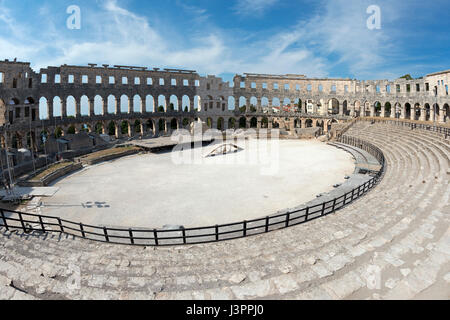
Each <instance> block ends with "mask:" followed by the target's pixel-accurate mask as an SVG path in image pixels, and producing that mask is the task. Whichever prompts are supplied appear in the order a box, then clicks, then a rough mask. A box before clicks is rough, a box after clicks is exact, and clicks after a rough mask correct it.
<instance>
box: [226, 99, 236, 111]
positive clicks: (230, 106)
mask: <svg viewBox="0 0 450 320" xmlns="http://www.w3.org/2000/svg"><path fill="white" fill-rule="evenodd" d="M228 110H236V99H235V98H234V97H233V96H229V97H228Z"/></svg>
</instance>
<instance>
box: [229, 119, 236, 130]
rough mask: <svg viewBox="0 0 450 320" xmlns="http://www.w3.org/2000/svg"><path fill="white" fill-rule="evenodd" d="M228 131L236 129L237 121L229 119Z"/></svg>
mask: <svg viewBox="0 0 450 320" xmlns="http://www.w3.org/2000/svg"><path fill="white" fill-rule="evenodd" d="M228 129H236V119H235V118H230V119H228Z"/></svg>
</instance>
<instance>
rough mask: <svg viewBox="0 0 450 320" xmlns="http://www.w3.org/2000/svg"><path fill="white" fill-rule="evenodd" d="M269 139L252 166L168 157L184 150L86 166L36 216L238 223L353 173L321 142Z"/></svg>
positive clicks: (242, 160) (242, 161) (346, 158)
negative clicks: (270, 142)
mask: <svg viewBox="0 0 450 320" xmlns="http://www.w3.org/2000/svg"><path fill="white" fill-rule="evenodd" d="M277 143H279V145H278V147H273V148H272V149H271V150H273V151H274V152H275V153H271V155H272V157H269V156H267V152H266V151H267V150H266V151H264V150H263V151H260V154H265V156H261V157H260V161H259V162H258V163H256V164H255V163H253V164H252V163H249V161H248V160H249V158H251V157H254V156H255V154H257V153H256V152H251V155H252V156H249V152H246V151H242V152H238V153H235V154H230V155H226V156H218V157H213V158H203V157H199V158H197V161H198V160H200V161H201V162H202V164H192V163H191V164H187V163H184V164H175V163H174V162H173V156H175V158H176V159H180V156H184V157H185V156H186V155H190V154H191V152H190V151H180V152H177V153H174V154H173V153H164V154H145V155H136V156H131V157H126V158H122V159H119V160H116V161H112V162H107V163H102V164H99V165H96V166H92V167H90V168H87V169H84V170H82V171H80V172H77V173H75V174H72V175H70V176H68V177H66V178H63V179H61V180H59V181H57V182H56V183H55V184H54V186H57V187H59V188H60V190H59V191H58V192H57V193H56V194H55V196H53V197H52V198H44V199H43V203H44V206H45V207H44V208H42V214H45V215H52V216H59V217H61V218H64V219H68V220H72V221H74V222H83V223H85V224H93V225H106V226H120V227H149V228H161V227H163V226H164V225H183V226H185V227H198V226H207V225H215V224H223V223H230V222H238V221H241V220H245V219H246V220H250V219H255V218H260V217H264V216H267V215H271V214H274V213H276V212H277V211H278V210H283V209H286V208H291V207H295V206H298V205H300V204H302V203H305V202H307V201H309V200H311V199H313V198H315V196H316V195H317V194H319V193H322V192H326V191H329V190H332V189H333V187H332V186H333V185H334V184H336V183H342V182H344V181H345V180H344V177H345V176H346V175H349V174H351V173H353V171H354V168H355V166H354V160H353V158H352V156H351V155H350V154H348V153H346V152H344V151H341V150H338V149H336V148H334V147H330V146H327V145H326V144H324V143H320V142H317V141H298V140H296V141H293V140H292V141H289V140H282V141H277ZM240 145H241V146H243V147H244V148H245V150H255V149H253V148H251V149H250V147H249V146H248V145H247V146H244V145H243V144H242V143H241V144H240ZM211 150H212V148H211V146H209V147H207V148H204V149H203V150H200V151H201V153H202V154H207V153H208V151H211ZM277 150H278V151H279V152H277ZM277 155H278V156H277ZM246 159H247V161H246ZM270 159H272V162H268V161H269V160H270ZM224 161H227V162H229V163H228V164H224V163H223V162H224ZM218 162H222V163H218ZM254 162H255V161H254Z"/></svg>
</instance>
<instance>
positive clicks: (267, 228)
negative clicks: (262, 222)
mask: <svg viewBox="0 0 450 320" xmlns="http://www.w3.org/2000/svg"><path fill="white" fill-rule="evenodd" d="M269 219H270V217H266V232H269Z"/></svg>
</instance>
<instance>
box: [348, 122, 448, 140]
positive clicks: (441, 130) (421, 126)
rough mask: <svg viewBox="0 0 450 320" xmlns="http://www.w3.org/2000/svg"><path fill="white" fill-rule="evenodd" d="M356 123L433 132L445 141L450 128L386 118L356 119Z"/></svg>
mask: <svg viewBox="0 0 450 320" xmlns="http://www.w3.org/2000/svg"><path fill="white" fill-rule="evenodd" d="M356 121H373V122H374V123H383V124H389V125H396V126H398V127H406V128H409V129H411V130H414V129H420V130H425V131H430V132H434V133H437V134H442V135H444V138H445V139H449V138H450V128H449V127H446V126H442V125H438V124H433V123H430V124H427V123H421V122H413V121H408V120H398V119H388V118H368V119H365V118H361V119H357V120H356Z"/></svg>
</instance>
